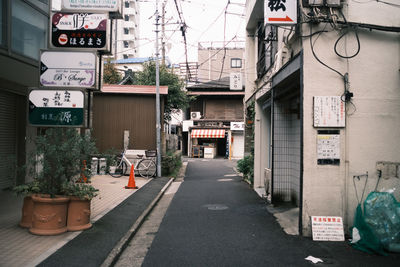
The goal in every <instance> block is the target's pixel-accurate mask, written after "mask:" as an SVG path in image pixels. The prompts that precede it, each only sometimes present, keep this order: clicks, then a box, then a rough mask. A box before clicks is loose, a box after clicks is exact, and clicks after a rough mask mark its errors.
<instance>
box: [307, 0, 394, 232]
mask: <svg viewBox="0 0 400 267" xmlns="http://www.w3.org/2000/svg"><path fill="white" fill-rule="evenodd" d="M347 4H348V9H347V10H346V9H345V10H344V12H345V15H346V16H347V20H348V21H356V22H361V23H371V24H377V25H382V26H393V25H394V26H397V27H399V26H400V24H399V21H400V13H399V12H394V10H393V9H392V8H390V7H387V6H384V5H379V12H376V10H377V9H374V8H372V7H373V6H374V5H375V4H373V5H371V6H370V7H369V8H364V7H363V5H358V4H357V3H355V2H348V3H347ZM389 14H391V15H390V16H389ZM394 22H396V23H394ZM317 30H318V29H317V28H313V32H315V31H317ZM303 32H305V33H309V27H308V25H304V27H303ZM358 34H359V38H360V43H361V50H360V53H359V54H358V55H357V56H356V57H355V58H353V59H349V60H348V61H347V60H345V59H342V58H340V57H338V56H337V55H336V54H335V53H334V51H333V49H332V48H333V45H334V43H335V42H336V40H337V38H338V36H339V35H338V32H336V31H333V32H330V33H326V34H323V35H321V36H320V38H319V40H318V42H316V43H315V46H314V48H315V52H316V53H317V55H318V57H319V58H320V60H322V61H323V62H325V63H327V64H328V65H329V66H331V67H332V68H335V69H336V70H338V71H339V72H341V73H343V74H344V73H346V72H347V73H348V74H349V81H350V89H349V90H350V91H351V92H353V93H354V97H353V99H352V103H347V104H346V110H347V112H346V113H347V116H346V120H347V121H346V127H345V128H343V129H341V130H340V151H341V155H340V160H341V161H340V165H339V166H331V165H317V164H316V162H317V158H316V150H317V147H316V135H317V129H316V128H314V127H313V110H312V108H313V96H317V95H333V96H340V95H342V94H343V92H344V83H343V79H342V78H341V77H340V76H339V75H338V74H336V73H334V72H333V71H331V70H329V69H328V68H326V67H324V66H323V65H321V64H320V63H318V62H317V61H316V59H315V58H314V56H313V55H312V51H311V49H310V44H309V40H308V39H305V40H304V41H303V49H304V140H303V142H304V148H305V149H304V184H303V188H304V202H303V207H304V210H303V228H304V229H303V230H304V233H305V234H310V226H309V216H311V215H335V216H343V217H344V218H345V227H346V229H347V227H349V226H351V225H352V223H353V215H354V211H355V208H356V206H357V199H356V194H355V188H354V186H353V176H354V175H361V174H365V173H366V172H368V184H367V188H366V194H368V193H369V192H371V191H372V190H374V188H375V186H376V183H377V181H378V176H377V169H376V164H377V162H378V161H391V162H400V154H399V153H398V151H399V149H400V143H399V142H398V136H400V75H399V58H400V36H399V34H398V33H385V32H382V31H372V32H371V31H369V30H367V29H358ZM343 41H344V42H345V43H346V47H347V51H348V54H349V55H350V54H354V52H355V51H356V50H357V42H356V39H355V36H354V34H348V36H346V38H344V40H343ZM344 51H345V50H344V47H343V46H341V47H340V52H341V53H343V54H344V53H345V52H344ZM388 178H389V177H388ZM398 181H399V180H398V178H389V179H387V180H386V179H381V181H380V183H379V186H378V190H379V189H383V188H386V189H388V188H392V187H396V184H398ZM364 182H365V177H363V178H361V181H356V185H357V186H358V188H357V189H358V195H359V196H361V194H362V189H363V185H364ZM396 196H397V198H398V197H399V196H400V194H399V192H396ZM398 199H399V198H398Z"/></svg>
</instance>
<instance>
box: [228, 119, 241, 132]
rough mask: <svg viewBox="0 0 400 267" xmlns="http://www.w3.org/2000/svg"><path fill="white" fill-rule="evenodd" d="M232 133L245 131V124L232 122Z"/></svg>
mask: <svg viewBox="0 0 400 267" xmlns="http://www.w3.org/2000/svg"><path fill="white" fill-rule="evenodd" d="M231 131H244V122H242V121H240V122H232V121H231Z"/></svg>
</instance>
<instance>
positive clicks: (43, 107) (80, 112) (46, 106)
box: [28, 89, 85, 127]
mask: <svg viewBox="0 0 400 267" xmlns="http://www.w3.org/2000/svg"><path fill="white" fill-rule="evenodd" d="M84 108H85V95H84V93H83V92H82V91H73V90H36V89H34V90H32V91H31V92H30V93H29V107H28V120H29V123H30V124H31V125H34V126H74V127H75V126H82V125H83V124H84V114H85V112H84Z"/></svg>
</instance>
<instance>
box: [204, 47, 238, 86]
mask: <svg viewBox="0 0 400 267" xmlns="http://www.w3.org/2000/svg"><path fill="white" fill-rule="evenodd" d="M234 59H240V60H241V67H238V68H236V67H235V68H233V67H231V61H232V60H234ZM198 62H199V66H198V74H197V75H198V76H197V77H198V81H199V82H207V81H212V80H218V79H220V78H223V77H229V76H230V73H233V72H235V73H237V72H240V73H242V75H243V74H244V69H245V60H244V49H243V48H226V49H224V48H222V47H220V48H213V47H210V48H199V49H198ZM243 78H244V77H242V80H243Z"/></svg>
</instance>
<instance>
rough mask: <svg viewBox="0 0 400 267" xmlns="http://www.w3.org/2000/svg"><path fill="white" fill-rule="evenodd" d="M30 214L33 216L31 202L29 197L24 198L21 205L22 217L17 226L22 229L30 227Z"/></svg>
mask: <svg viewBox="0 0 400 267" xmlns="http://www.w3.org/2000/svg"><path fill="white" fill-rule="evenodd" d="M32 214H33V200H32V197H31V196H26V197H25V198H24V203H23V205H22V216H21V221H20V222H19V226H21V227H22V228H30V227H32Z"/></svg>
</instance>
